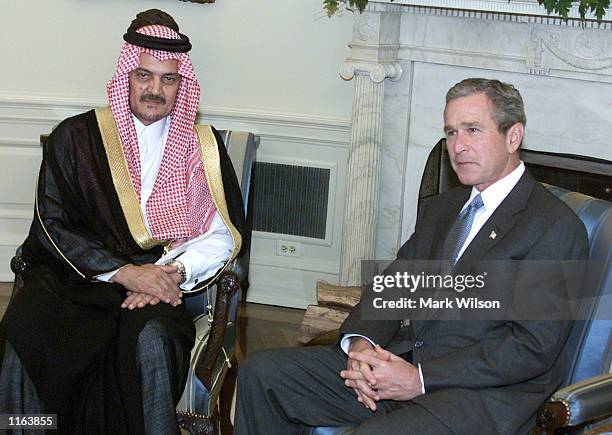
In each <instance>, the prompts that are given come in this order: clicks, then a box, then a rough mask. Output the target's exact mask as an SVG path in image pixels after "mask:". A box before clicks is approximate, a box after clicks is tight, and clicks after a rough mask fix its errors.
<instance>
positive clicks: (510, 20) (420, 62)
mask: <svg viewBox="0 0 612 435" xmlns="http://www.w3.org/2000/svg"><path fill="white" fill-rule="evenodd" d="M570 16H574V17H576V16H577V11H576V10H575V9H574V10H573V11H572V12H571V14H570ZM606 17H608V19H610V20H612V10H609V11H607V15H606ZM354 20H355V21H354V28H353V37H352V42H351V43H350V47H351V55H350V57H349V58H348V59H347V60H346V62H345V63H344V64H343V66H342V68H341V75H342V77H343V78H345V79H347V80H353V81H355V91H354V101H353V116H352V130H351V139H350V146H349V160H348V175H347V193H346V201H345V217H344V226H343V242H342V253H341V261H340V264H341V271H340V280H341V283H343V284H353V283H356V282H359V281H360V277H359V261H360V260H361V259H370V258H376V259H389V258H393V257H394V256H395V253H396V251H397V249H398V248H399V246H401V243H403V241H405V240H407V238H408V237H409V236H410V234H411V232H412V231H413V228H414V222H415V218H416V204H417V195H418V189H419V183H420V179H421V174H422V170H423V167H424V165H425V162H426V159H427V156H428V153H429V151H430V150H431V148H432V147H433V145H434V144H435V143H436V142H437V141H438V139H439V138H440V137H441V136H442V122H443V121H442V112H443V109H444V96H445V94H446V91H447V90H448V88H449V87H451V86H452V85H453V84H454V83H456V82H458V81H460V80H462V79H464V78H467V77H486V78H495V79H499V80H502V81H507V82H510V83H512V84H514V85H515V86H516V87H517V88H518V89H519V90H520V91H521V94H522V95H523V98H524V100H525V106H526V113H527V133H526V136H525V140H524V143H523V146H524V147H526V148H529V149H533V150H541V151H549V152H561V153H572V154H582V155H588V156H593V157H599V158H606V159H612V145H611V144H610V135H609V131H610V129H611V128H612V22H610V21H607V22H603V23H601V24H598V23H596V22H593V21H587V22H586V23H581V22H580V21H579V20H568V21H567V22H564V21H562V20H560V19H557V18H550V17H548V16H546V12H545V10H544V9H543V8H542V7H541V6H539V5H538V4H537V1H535V0H533V1H515V0H512V1H510V2H508V1H507V0H489V1H487V0H478V1H468V0H456V1H453V0H421V1H419V0H417V1H394V2H391V1H389V0H386V1H385V0H380V1H370V3H369V4H368V6H367V8H366V10H365V11H364V13H363V14H358V13H356V14H355V19H354Z"/></svg>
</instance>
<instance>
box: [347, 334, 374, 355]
mask: <svg viewBox="0 0 612 435" xmlns="http://www.w3.org/2000/svg"><path fill="white" fill-rule="evenodd" d="M353 337H361V338H365V339H366V340H368V341H369V342H370V343H371V344H372V346H374V342H373V341H372V340H370V339H369V338H368V337H366V336H364V335H361V334H344V336H343V337H342V340H340V348H341V349H342V350H343V351H344V353H345V354H347V355H348V349H349V346H350V345H351V338H353Z"/></svg>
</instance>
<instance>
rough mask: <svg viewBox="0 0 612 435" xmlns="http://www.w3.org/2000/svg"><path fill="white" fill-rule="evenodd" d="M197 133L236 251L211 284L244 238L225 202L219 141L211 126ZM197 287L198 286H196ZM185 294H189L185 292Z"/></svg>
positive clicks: (211, 185) (209, 179)
mask: <svg viewBox="0 0 612 435" xmlns="http://www.w3.org/2000/svg"><path fill="white" fill-rule="evenodd" d="M195 131H196V134H197V137H198V143H199V145H200V160H201V161H202V164H203V165H204V174H205V175H206V182H207V183H208V189H209V190H210V193H211V194H212V197H213V202H214V203H215V207H216V208H217V212H218V213H219V216H221V219H222V220H223V223H224V224H225V226H226V227H227V229H228V230H229V232H230V235H231V236H232V242H233V244H234V249H233V250H232V255H231V256H230V258H229V260H228V261H227V263H225V266H224V267H222V268H221V269H220V270H219V271H218V272H217V273H216V274H215V276H214V277H213V278H212V279H209V283H210V282H213V281H214V280H215V279H216V278H217V277H218V276H219V275H220V274H221V272H223V271H224V270H225V269H227V267H228V266H229V265H230V264H231V262H232V260H233V259H234V258H236V255H238V252H240V248H241V247H242V236H241V235H240V233H239V232H238V230H237V229H236V227H235V226H234V224H233V223H232V220H231V219H230V216H229V211H228V209H227V202H226V201H225V189H224V187H223V178H222V176H221V158H220V157H219V148H218V145H217V139H216V138H215V134H214V133H213V131H212V128H211V127H210V125H196V126H195ZM196 287H197V286H196ZM206 287H208V285H207V286H204V287H200V288H197V290H194V291H201V290H202V289H204V288H206ZM183 292H184V293H188V292H185V291H183Z"/></svg>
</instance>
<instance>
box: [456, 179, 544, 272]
mask: <svg viewBox="0 0 612 435" xmlns="http://www.w3.org/2000/svg"><path fill="white" fill-rule="evenodd" d="M534 184H535V181H534V179H533V177H532V176H531V175H530V174H529V173H528V172H527V171H525V173H524V174H523V176H522V177H521V178H520V179H519V181H518V183H517V184H516V186H515V187H514V189H512V191H510V193H509V194H508V196H507V197H506V198H505V199H504V200H503V201H502V203H501V204H500V205H499V206H498V207H497V209H496V210H495V212H494V213H493V215H491V217H490V218H489V219H488V220H487V222H485V224H484V225H483V226H482V228H481V229H480V231H479V232H478V234H476V237H474V239H473V240H472V242H471V243H470V245H469V246H468V247H467V248H466V250H465V251H464V252H463V255H462V256H461V258H460V259H459V261H458V262H457V265H456V266H455V269H454V270H453V273H457V274H460V273H462V272H468V271H469V269H470V265H471V264H474V263H475V262H477V261H479V260H481V259H482V258H483V257H484V256H485V255H487V253H488V252H489V251H490V250H491V249H492V248H493V247H494V246H495V245H497V244H498V243H499V242H500V241H501V240H502V239H503V238H504V236H505V235H506V234H507V233H508V232H509V231H510V230H511V229H512V228H513V227H514V224H515V221H516V217H515V216H516V215H517V214H518V213H520V212H521V211H522V210H524V209H525V207H526V206H527V201H528V200H529V196H530V195H531V191H532V190H533V186H534Z"/></svg>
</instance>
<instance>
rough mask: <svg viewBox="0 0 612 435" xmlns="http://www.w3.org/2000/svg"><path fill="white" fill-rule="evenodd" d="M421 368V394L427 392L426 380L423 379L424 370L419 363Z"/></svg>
mask: <svg viewBox="0 0 612 435" xmlns="http://www.w3.org/2000/svg"><path fill="white" fill-rule="evenodd" d="M417 367H418V368H419V379H421V394H425V381H424V380H423V370H421V364H418V365H417Z"/></svg>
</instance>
